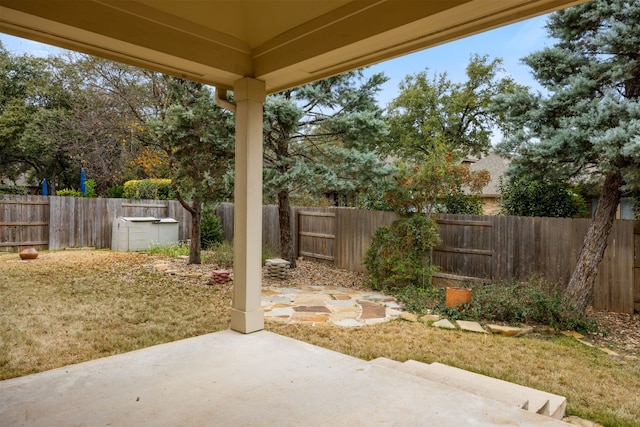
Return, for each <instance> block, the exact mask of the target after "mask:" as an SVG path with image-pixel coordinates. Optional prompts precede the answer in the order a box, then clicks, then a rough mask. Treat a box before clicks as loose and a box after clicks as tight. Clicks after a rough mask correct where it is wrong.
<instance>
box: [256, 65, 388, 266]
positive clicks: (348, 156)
mask: <svg viewBox="0 0 640 427" xmlns="http://www.w3.org/2000/svg"><path fill="white" fill-rule="evenodd" d="M385 80H386V78H385V77H384V76H383V75H381V74H376V75H374V76H372V77H371V78H369V79H367V80H364V81H363V78H362V72H360V71H358V72H351V73H346V74H342V75H340V76H335V77H331V78H328V79H325V80H321V81H318V82H315V83H310V84H308V85H304V86H301V87H298V88H295V89H291V90H287V91H285V92H281V93H279V94H276V95H274V96H271V97H269V98H267V100H266V102H265V105H264V161H265V162H264V166H265V168H264V186H265V189H264V190H265V197H266V198H267V199H270V198H277V200H278V211H279V223H280V250H281V256H282V258H283V259H286V260H288V261H290V262H291V266H292V267H295V257H294V251H293V237H292V235H291V217H290V216H291V215H290V212H291V197H292V196H295V195H296V194H301V193H312V194H314V195H319V196H322V194H323V192H328V191H343V192H355V191H357V190H359V189H361V188H364V187H366V186H367V185H370V184H371V183H372V182H373V181H374V180H375V179H377V177H379V176H382V175H384V174H386V173H387V169H386V167H385V166H384V164H383V162H382V161H380V160H379V159H378V155H377V153H376V152H375V150H374V149H372V148H371V147H373V146H374V145H375V142H376V141H377V140H379V139H380V138H381V137H382V136H384V135H386V124H385V122H384V120H383V119H382V117H381V115H382V112H381V110H380V109H379V107H378V106H377V105H376V100H375V94H376V92H377V91H379V90H380V85H381V84H382V83H384V81H385Z"/></svg>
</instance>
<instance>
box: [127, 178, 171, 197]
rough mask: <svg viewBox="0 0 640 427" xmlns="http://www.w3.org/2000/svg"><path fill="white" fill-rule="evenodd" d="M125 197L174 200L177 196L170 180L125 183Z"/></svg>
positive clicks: (144, 180)
mask: <svg viewBox="0 0 640 427" xmlns="http://www.w3.org/2000/svg"><path fill="white" fill-rule="evenodd" d="M123 196H124V197H125V198H126V199H138V200H151V199H155V200H173V199H175V195H174V194H173V190H172V188H171V180H170V179H142V180H131V181H127V182H125V183H124V192H123Z"/></svg>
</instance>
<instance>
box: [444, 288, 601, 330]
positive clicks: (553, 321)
mask: <svg viewBox="0 0 640 427" xmlns="http://www.w3.org/2000/svg"><path fill="white" fill-rule="evenodd" d="M471 288H472V292H471V293H472V297H471V301H470V302H469V303H466V304H462V305H460V306H456V307H454V308H452V309H449V308H447V307H446V306H445V301H444V296H442V297H441V298H440V299H439V300H438V301H437V303H436V304H435V306H434V307H433V308H434V309H435V310H436V311H439V312H441V313H443V314H445V315H447V316H448V317H449V318H453V319H468V320H476V321H486V322H505V323H508V324H511V325H521V324H529V325H548V326H552V327H553V328H555V329H569V330H580V331H593V330H595V328H596V325H595V323H594V322H593V321H591V320H589V319H588V318H587V317H586V316H585V315H584V314H582V313H580V312H578V311H577V310H574V309H573V308H572V307H570V306H567V305H566V304H564V303H563V301H562V294H563V289H562V288H561V287H560V286H559V285H557V284H554V283H551V282H548V281H546V280H543V279H532V280H528V281H521V282H517V281H508V282H501V283H490V284H482V283H477V284H474V285H472V286H471ZM443 295H444V294H443Z"/></svg>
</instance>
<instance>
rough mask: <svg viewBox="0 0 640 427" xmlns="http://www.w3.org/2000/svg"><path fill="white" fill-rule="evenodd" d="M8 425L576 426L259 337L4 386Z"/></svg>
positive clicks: (198, 342)
mask: <svg viewBox="0 0 640 427" xmlns="http://www.w3.org/2000/svg"><path fill="white" fill-rule="evenodd" d="M0 420H2V422H1V424H2V425H7V426H19V425H26V426H88V425H91V426H95V425H112V426H132V425H136V426H140V425H147V426H178V425H182V426H204V425H233V426H259V425H270V426H288V425H306V426H326V425H336V426H337V425H340V426H342V425H344V426H370V425H384V426H389V425H398V426H417V425H429V426H453V425H483V426H487V425H518V426H540V425H548V426H553V425H558V426H560V425H567V424H565V423H563V422H561V421H558V420H556V419H553V418H551V417H547V416H542V415H537V414H534V413H531V412H527V411H525V410H522V409H518V408H517V407H511V406H507V405H506V404H503V403H499V402H497V401H494V400H490V399H487V398H484V397H480V396H478V395H475V394H470V393H467V392H464V391H461V390H459V389H456V388H452V387H450V386H448V385H443V384H441V383H437V382H433V381H430V380H427V379H424V378H419V377H417V376H414V375H410V374H407V373H403V372H400V371H398V370H395V369H389V368H386V367H383V366H379V365H376V364H373V363H370V362H366V361H363V360H360V359H356V358H353V357H350V356H345V355H343V354H340V353H336V352H333V351H330V350H326V349H323V348H320V347H316V346H313V345H310V344H306V343H303V342H299V341H296V340H293V339H290V338H286V337H283V336H280V335H276V334H273V333H270V332H266V331H261V332H256V333H253V334H249V335H243V334H240V333H237V332H233V331H223V332H217V333H213V334H209V335H203V336H200V337H195V338H190V339H186V340H182V341H177V342H173V343H168V344H163V345H158V346H154V347H149V348H145V349H142V350H138V351H134V352H131V353H126V354H121V355H117V356H113V357H108V358H104V359H98V360H93V361H90V362H85V363H81V364H77V365H72V366H67V367H63V368H60V369H55V370H51V371H47V372H42V373H39V374H34V375H29V376H26V377H21V378H15V379H11V380H7V381H2V382H0Z"/></svg>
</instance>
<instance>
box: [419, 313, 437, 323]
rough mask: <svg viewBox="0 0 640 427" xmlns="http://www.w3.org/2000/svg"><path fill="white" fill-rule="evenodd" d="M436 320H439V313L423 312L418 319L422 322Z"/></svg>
mask: <svg viewBox="0 0 640 427" xmlns="http://www.w3.org/2000/svg"><path fill="white" fill-rule="evenodd" d="M438 320H440V315H438V314H425V315H424V316H422V317H421V318H420V321H421V322H423V323H428V322H437V321H438Z"/></svg>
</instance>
